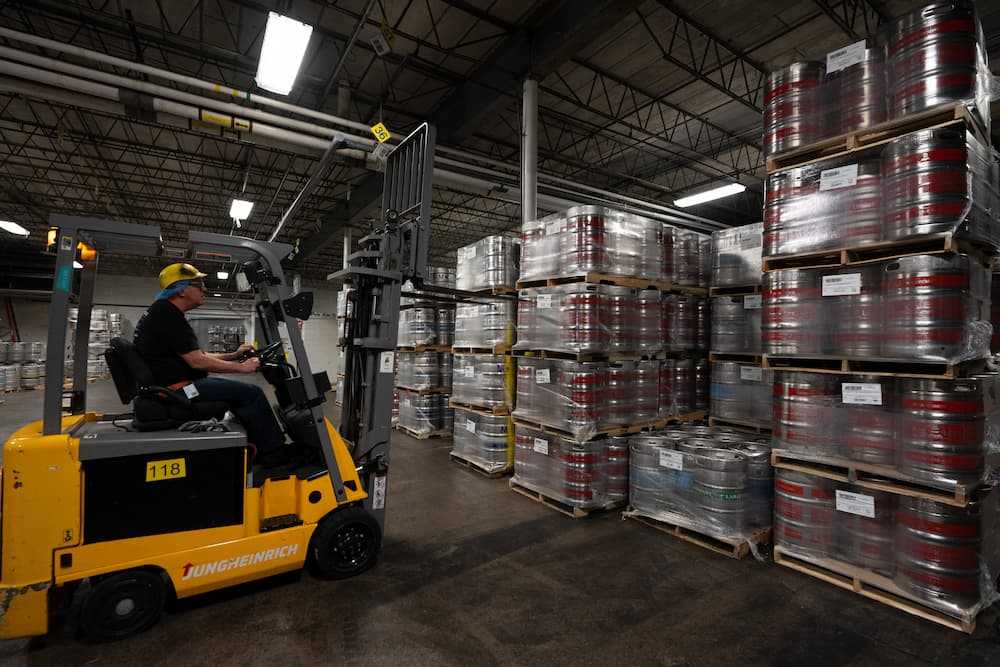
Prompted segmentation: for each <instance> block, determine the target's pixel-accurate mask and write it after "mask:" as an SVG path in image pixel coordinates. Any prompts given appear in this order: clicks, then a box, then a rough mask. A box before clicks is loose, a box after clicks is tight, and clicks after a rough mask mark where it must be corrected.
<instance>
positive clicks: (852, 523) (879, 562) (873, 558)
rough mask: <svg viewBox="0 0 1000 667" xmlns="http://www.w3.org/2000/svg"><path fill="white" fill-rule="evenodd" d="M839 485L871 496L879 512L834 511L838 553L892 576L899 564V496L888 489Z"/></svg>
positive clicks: (865, 566)
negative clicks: (897, 523)
mask: <svg viewBox="0 0 1000 667" xmlns="http://www.w3.org/2000/svg"><path fill="white" fill-rule="evenodd" d="M838 489H840V490H841V491H847V492H850V493H857V494H859V495H863V496H868V497H871V498H872V499H873V500H872V504H873V505H874V509H875V512H874V514H875V516H873V517H868V516H863V515H859V514H852V513H849V512H845V511H843V509H838V510H837V512H836V514H835V515H834V539H835V540H836V547H837V549H836V550H837V555H838V556H839V557H840V558H841V559H843V560H845V561H847V562H848V563H853V564H854V565H857V566H858V567H863V568H864V569H866V570H871V571H873V572H878V573H880V574H885V575H887V576H892V575H893V572H894V570H895V565H896V550H895V543H894V534H895V529H896V526H895V522H894V520H895V511H896V498H897V496H895V495H894V494H891V493H888V492H884V491H869V490H868V489H862V488H858V487H854V486H851V485H850V484H840V485H838Z"/></svg>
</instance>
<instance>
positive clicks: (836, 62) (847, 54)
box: [826, 40, 868, 74]
mask: <svg viewBox="0 0 1000 667" xmlns="http://www.w3.org/2000/svg"><path fill="white" fill-rule="evenodd" d="M867 47H868V44H867V43H866V42H865V40H861V41H860V42H854V43H853V44H848V45H847V46H845V47H844V48H842V49H837V50H836V51H830V52H829V53H828V54H826V73H827V74H830V73H831V72H836V71H838V70H842V69H844V68H845V67H850V66H851V65H857V64H858V63H860V62H864V60H865V49H866V48H867Z"/></svg>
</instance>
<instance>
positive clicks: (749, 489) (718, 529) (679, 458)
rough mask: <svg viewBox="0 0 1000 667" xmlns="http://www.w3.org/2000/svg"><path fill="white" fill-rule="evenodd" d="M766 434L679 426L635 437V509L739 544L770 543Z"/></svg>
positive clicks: (665, 522)
mask: <svg viewBox="0 0 1000 667" xmlns="http://www.w3.org/2000/svg"><path fill="white" fill-rule="evenodd" d="M768 442H769V439H768V437H767V436H762V435H755V434H747V433H745V432H740V431H735V430H731V429H718V428H710V427H698V426H676V427H671V428H667V429H664V430H661V431H653V432H649V433H640V434H637V435H633V436H631V437H630V438H629V447H630V450H631V454H630V457H631V458H630V471H629V505H630V507H629V510H628V511H627V512H626V516H627V517H641V518H644V519H647V520H652V521H653V522H656V524H662V525H664V526H665V527H668V528H669V527H680V528H682V529H685V530H688V531H694V532H697V533H699V534H702V535H707V536H709V537H712V538H715V539H717V540H721V541H725V542H728V543H731V544H734V545H738V544H741V543H744V542H749V543H751V544H752V545H754V546H756V545H757V544H760V543H763V542H766V541H767V540H768V529H769V528H770V526H771V507H772V495H773V487H774V470H773V468H772V467H771V448H770V446H769V444H768Z"/></svg>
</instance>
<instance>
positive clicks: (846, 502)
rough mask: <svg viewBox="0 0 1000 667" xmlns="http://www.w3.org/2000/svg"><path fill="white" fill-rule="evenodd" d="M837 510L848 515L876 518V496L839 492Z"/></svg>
mask: <svg viewBox="0 0 1000 667" xmlns="http://www.w3.org/2000/svg"><path fill="white" fill-rule="evenodd" d="M837 510H838V511H840V512H847V513H848V514H857V515H858V516H866V517H868V518H869V519H874V518H875V496H867V495H865V494H863V493H851V492H850V491H841V490H839V489H838V490H837Z"/></svg>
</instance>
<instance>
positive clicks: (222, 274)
mask: <svg viewBox="0 0 1000 667" xmlns="http://www.w3.org/2000/svg"><path fill="white" fill-rule="evenodd" d="M215 277H216V278H218V279H219V280H228V279H229V272H228V271H219V272H218V273H216V274H215Z"/></svg>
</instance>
